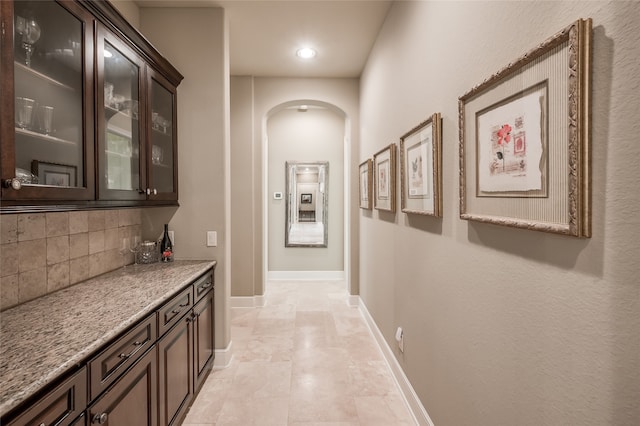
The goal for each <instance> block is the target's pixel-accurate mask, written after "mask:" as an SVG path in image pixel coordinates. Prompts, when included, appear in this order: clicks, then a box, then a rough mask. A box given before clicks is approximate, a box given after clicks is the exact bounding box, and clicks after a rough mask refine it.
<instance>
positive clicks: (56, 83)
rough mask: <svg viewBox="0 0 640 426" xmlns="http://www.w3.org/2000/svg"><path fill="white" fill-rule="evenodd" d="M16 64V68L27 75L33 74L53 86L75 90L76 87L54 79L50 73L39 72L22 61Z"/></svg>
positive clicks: (15, 62)
mask: <svg viewBox="0 0 640 426" xmlns="http://www.w3.org/2000/svg"><path fill="white" fill-rule="evenodd" d="M14 65H15V66H16V68H18V69H19V70H20V71H22V72H24V73H26V75H30V76H32V77H36V78H38V79H40V80H42V81H45V82H47V83H49V84H52V85H53V86H56V87H61V88H63V89H66V90H70V91H72V92H75V89H74V88H73V87H71V86H68V85H66V84H64V83H61V82H59V81H58V80H56V79H54V78H51V77H49V76H48V75H46V74H43V73H41V72H39V71H36V70H34V69H33V68H30V67H28V66H26V65H24V64H22V63H20V62H17V61H14Z"/></svg>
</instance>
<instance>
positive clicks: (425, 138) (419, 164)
mask: <svg viewBox="0 0 640 426" xmlns="http://www.w3.org/2000/svg"><path fill="white" fill-rule="evenodd" d="M441 121H442V119H441V118H440V113H435V114H433V115H432V116H431V117H429V119H427V120H426V121H423V122H422V123H420V124H419V125H418V126H416V127H414V128H413V129H411V130H410V131H409V132H407V133H406V134H405V135H403V136H402V137H401V138H400V182H401V188H402V189H401V191H402V196H401V200H402V211H403V212H405V213H413V214H422V215H428V216H435V217H442V171H441V170H440V165H441V162H442V160H441V158H442V130H441Z"/></svg>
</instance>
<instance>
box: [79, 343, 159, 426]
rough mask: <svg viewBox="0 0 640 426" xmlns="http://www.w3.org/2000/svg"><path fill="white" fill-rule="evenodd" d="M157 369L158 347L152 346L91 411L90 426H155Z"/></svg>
mask: <svg viewBox="0 0 640 426" xmlns="http://www.w3.org/2000/svg"><path fill="white" fill-rule="evenodd" d="M157 367H158V364H157V353H156V347H155V346H152V347H151V349H150V350H149V351H148V352H147V353H146V354H145V355H144V356H143V357H142V358H140V359H139V360H138V361H137V362H136V363H135V364H134V365H133V366H132V367H131V369H130V370H129V371H127V372H126V373H125V374H124V376H122V377H121V378H120V379H118V380H117V381H116V382H115V383H114V384H113V385H112V386H111V387H110V388H109V390H107V391H106V392H105V393H104V394H103V395H102V396H101V397H100V399H98V400H97V401H96V402H95V403H94V404H93V405H92V406H91V407H90V408H89V416H88V419H87V421H88V423H89V424H90V425H107V426H109V425H110V426H156V425H157V424H158V393H157V389H158V376H157Z"/></svg>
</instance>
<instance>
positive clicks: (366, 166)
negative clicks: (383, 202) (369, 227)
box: [359, 159, 373, 210]
mask: <svg viewBox="0 0 640 426" xmlns="http://www.w3.org/2000/svg"><path fill="white" fill-rule="evenodd" d="M359 176H360V190H359V194H360V208H361V209H365V210H371V208H372V206H373V197H372V196H371V194H372V192H373V191H372V189H373V185H372V180H373V162H372V161H371V159H367V161H365V162H364V163H362V164H360V168H359Z"/></svg>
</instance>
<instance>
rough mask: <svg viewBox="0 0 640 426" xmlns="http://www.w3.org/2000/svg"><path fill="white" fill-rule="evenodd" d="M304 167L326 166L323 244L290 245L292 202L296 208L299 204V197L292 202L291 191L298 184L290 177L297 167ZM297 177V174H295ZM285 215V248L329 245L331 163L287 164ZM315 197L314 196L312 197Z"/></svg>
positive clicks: (307, 162)
mask: <svg viewBox="0 0 640 426" xmlns="http://www.w3.org/2000/svg"><path fill="white" fill-rule="evenodd" d="M302 166H314V167H315V166H317V167H319V166H324V170H325V172H324V197H323V200H322V211H323V214H322V224H323V226H324V235H323V242H322V243H290V242H289V225H290V217H289V212H290V210H291V208H290V206H291V203H292V202H295V203H296V206H297V205H298V204H299V200H298V196H296V197H295V200H292V197H291V190H292V188H293V185H295V184H296V182H290V179H289V176H290V175H291V172H292V171H295V169H296V168H297V167H302ZM294 176H295V174H294ZM284 180H285V191H286V192H285V194H286V197H285V215H284V221H285V222H284V246H285V247H316V248H326V247H327V246H328V243H329V241H328V240H329V231H328V224H329V218H328V214H329V162H328V161H287V162H285V177H284ZM312 196H313V195H312Z"/></svg>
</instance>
